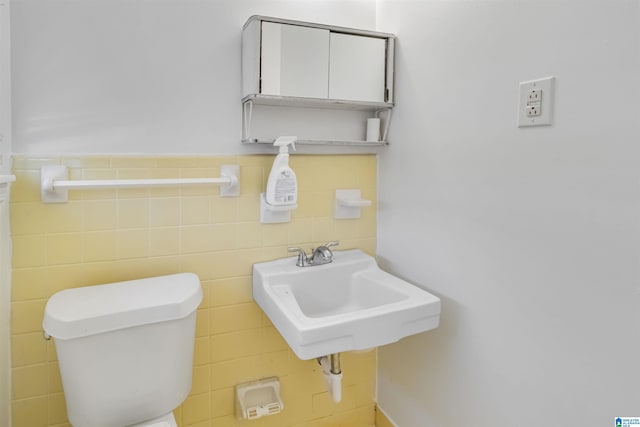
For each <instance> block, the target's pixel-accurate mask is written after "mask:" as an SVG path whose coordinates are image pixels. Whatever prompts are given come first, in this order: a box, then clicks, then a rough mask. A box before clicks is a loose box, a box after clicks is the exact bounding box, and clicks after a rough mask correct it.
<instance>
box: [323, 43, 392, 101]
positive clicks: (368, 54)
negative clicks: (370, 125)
mask: <svg viewBox="0 0 640 427" xmlns="http://www.w3.org/2000/svg"><path fill="white" fill-rule="evenodd" d="M385 51H386V40H385V39H381V38H374V37H365V36H357V35H350V34H341V33H331V54H330V58H329V98H331V99H348V100H353V101H370V102H385V88H386V86H385V69H386V68H385V67H386V64H385V62H386V60H385V58H386V55H385Z"/></svg>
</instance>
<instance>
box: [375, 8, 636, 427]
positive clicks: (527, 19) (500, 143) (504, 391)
mask: <svg viewBox="0 0 640 427" xmlns="http://www.w3.org/2000/svg"><path fill="white" fill-rule="evenodd" d="M639 8H640V3H639V2H638V1H635V0H610V1H578V0H575V1H573V0H571V1H570V0H556V1H535V0H530V1H529V0H526V1H525V0H520V1H508V0H491V1H489V0H476V1H463V0H448V1H431V0H422V1H417V0H416V1H410V0H380V1H379V3H378V18H377V19H378V30H380V31H388V32H394V33H396V34H397V35H398V39H399V43H398V57H397V74H396V77H397V78H396V85H397V86H396V95H397V103H398V106H397V109H396V110H395V112H394V122H393V124H392V128H391V135H390V139H391V140H392V141H394V142H395V144H394V145H393V146H391V147H389V149H388V150H387V151H386V152H385V153H384V154H383V155H381V156H380V159H379V168H380V175H379V189H380V190H379V192H380V194H379V197H378V200H379V217H378V218H379V224H378V227H379V229H378V254H379V257H380V260H381V263H382V264H383V265H384V266H385V267H387V268H388V269H389V270H390V271H391V272H393V273H396V274H398V275H400V276H402V277H404V278H405V279H407V280H409V281H411V282H413V283H416V284H418V285H420V286H422V287H424V288H426V289H427V290H430V291H432V292H433V293H435V294H436V295H439V296H440V297H441V298H442V300H443V314H442V321H441V327H440V328H439V329H437V330H435V331H432V332H427V333H425V334H421V335H417V336H414V337H411V338H408V339H405V340H402V341H401V342H399V343H397V344H393V345H389V346H386V347H384V348H382V349H381V350H380V352H379V390H378V398H379V404H380V406H381V407H382V409H383V410H384V411H385V412H386V413H387V414H388V415H389V416H390V417H391V418H392V419H393V420H394V421H395V422H396V423H397V425H398V426H399V427H462V426H483V427H485V426H508V425H518V426H521V427H539V426H585V427H591V426H593V427H596V426H612V425H614V422H613V420H614V417H615V416H640V388H639V387H638V384H640V367H639V361H640V359H639V355H640V314H639V313H640V285H639V280H638V279H639V269H638V260H639V255H640V253H639V242H640V167H639V159H640V124H639V123H640V121H639V117H640V107H639V106H638V102H637V100H638V99H639V98H640V89H639V88H640V86H639V85H638V83H637V79H638V76H640V63H639V55H640V49H639V44H638V43H639V38H638V36H639V31H640V10H639ZM549 75H555V76H556V78H557V86H556V87H557V92H556V104H555V107H556V108H555V120H556V122H555V125H554V126H552V127H546V128H528V129H518V128H517V127H516V126H515V123H516V118H517V114H516V104H517V100H518V82H520V81H526V80H530V79H534V78H538V77H545V76H549Z"/></svg>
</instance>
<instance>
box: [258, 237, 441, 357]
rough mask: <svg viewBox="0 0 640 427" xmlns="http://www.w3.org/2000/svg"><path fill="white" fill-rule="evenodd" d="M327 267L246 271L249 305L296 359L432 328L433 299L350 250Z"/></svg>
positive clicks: (435, 318)
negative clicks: (254, 305) (257, 309)
mask: <svg viewBox="0 0 640 427" xmlns="http://www.w3.org/2000/svg"><path fill="white" fill-rule="evenodd" d="M333 253H334V256H333V262H332V263H330V264H325V265H318V266H312V267H297V266H296V261H295V258H283V259H279V260H275V261H270V262H263V263H259V264H254V265H253V299H254V300H256V302H257V303H258V305H260V307H261V308H262V309H263V310H264V312H265V313H266V314H267V316H269V319H271V322H273V324H274V325H275V327H276V328H277V329H278V331H279V332H280V334H282V336H283V337H284V339H285V340H286V341H287V343H288V344H289V346H290V347H291V349H292V350H293V351H294V352H295V354H296V355H297V356H298V357H299V358H300V359H303V360H306V359H312V358H315V357H321V356H325V355H328V354H333V353H339V352H343V351H349V350H362V349H366V348H371V347H377V346H380V345H384V344H389V343H392V342H395V341H398V340H399V339H400V338H403V337H406V336H409V335H413V334H417V333H419V332H424V331H428V330H430V329H434V328H436V327H437V326H438V322H439V320H440V299H439V298H437V297H436V296H434V295H431V294H430V293H428V292H426V291H424V290H422V289H420V288H419V287H417V286H414V285H412V284H410V283H408V282H405V281H404V280H401V279H399V278H397V277H395V276H392V275H391V274H389V273H386V272H384V271H382V270H381V269H380V268H379V267H378V265H377V263H376V261H375V259H374V258H372V257H371V256H369V255H367V254H365V253H364V252H362V251H360V250H358V249H353V250H347V251H334V252H333Z"/></svg>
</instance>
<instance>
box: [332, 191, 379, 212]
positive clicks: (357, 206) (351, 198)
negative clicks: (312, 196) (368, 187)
mask: <svg viewBox="0 0 640 427" xmlns="http://www.w3.org/2000/svg"><path fill="white" fill-rule="evenodd" d="M371 204H372V202H371V200H364V199H362V192H361V191H360V190H358V189H354V190H336V200H335V203H334V210H333V217H334V218H336V219H350V218H360V215H361V214H362V208H365V207H367V206H371Z"/></svg>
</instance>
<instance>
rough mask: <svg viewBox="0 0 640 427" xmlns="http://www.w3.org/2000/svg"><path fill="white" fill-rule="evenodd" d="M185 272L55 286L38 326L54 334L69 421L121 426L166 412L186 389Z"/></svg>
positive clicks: (85, 426) (189, 284) (190, 342)
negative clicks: (56, 289)
mask: <svg viewBox="0 0 640 427" xmlns="http://www.w3.org/2000/svg"><path fill="white" fill-rule="evenodd" d="M201 301H202V289H201V286H200V280H199V279H198V276H196V275H195V274H191V273H182V274H174V275H170V276H163V277H153V278H148V279H141V280H133V281H128V282H119V283H110V284H107V285H98V286H87V287H84V288H74V289H68V290H65V291H61V292H58V293H56V294H55V295H53V296H52V297H51V298H50V299H49V301H48V302H47V306H46V309H45V316H44V322H43V327H44V331H45V334H47V335H50V336H51V337H53V338H54V340H55V344H56V350H57V354H58V361H59V365H60V374H61V376H62V385H63V388H64V394H65V399H66V402H67V415H68V417H69V421H70V422H71V424H72V425H73V426H74V427H123V426H128V425H131V424H136V423H141V422H143V421H146V420H151V419H153V418H157V417H159V416H162V415H164V414H168V413H171V411H173V410H174V409H175V408H176V407H177V406H179V405H180V404H181V403H182V402H183V401H184V399H185V398H186V397H187V394H188V393H189V391H190V389H191V374H192V372H191V371H192V365H193V347H194V342H195V322H196V309H197V308H198V305H199V304H200V302H201Z"/></svg>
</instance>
